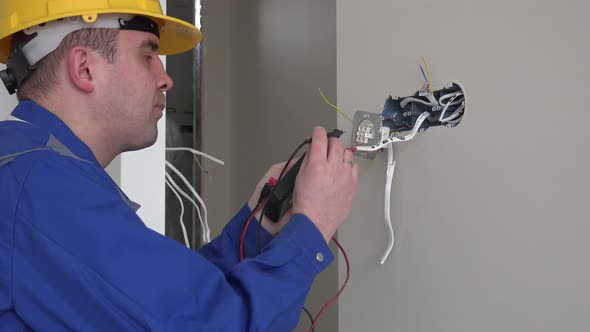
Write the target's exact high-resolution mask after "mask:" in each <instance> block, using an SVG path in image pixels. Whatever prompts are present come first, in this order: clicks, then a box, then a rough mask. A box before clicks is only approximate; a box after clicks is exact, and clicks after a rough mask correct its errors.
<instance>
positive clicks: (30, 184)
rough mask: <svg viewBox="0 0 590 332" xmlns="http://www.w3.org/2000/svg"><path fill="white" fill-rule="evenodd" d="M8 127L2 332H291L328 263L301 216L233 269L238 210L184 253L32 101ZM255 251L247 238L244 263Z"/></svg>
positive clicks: (1, 219) (3, 132)
mask: <svg viewBox="0 0 590 332" xmlns="http://www.w3.org/2000/svg"><path fill="white" fill-rule="evenodd" d="M12 116H13V117H14V118H13V120H9V121H4V122H0V331H31V330H39V331H72V330H74V331H137V330H151V331H291V330H292V329H294V328H295V327H296V325H297V323H298V320H299V316H300V313H301V309H302V306H303V303H304V300H305V297H306V296H307V293H308V292H309V289H310V287H311V284H312V282H313V280H314V278H315V277H316V275H317V274H318V273H320V272H321V271H322V270H323V269H325V268H326V267H327V265H328V264H329V263H330V262H331V261H332V260H333V256H332V254H331V253H330V250H329V247H328V246H327V244H326V242H325V240H324V239H323V237H322V235H321V234H320V233H319V231H318V230H317V228H316V227H315V226H314V225H313V224H312V223H311V221H310V220H309V219H307V218H306V217H305V216H303V215H295V216H293V217H292V218H291V220H290V221H289V223H288V224H287V225H286V226H285V227H284V228H283V229H282V230H281V232H280V233H279V234H278V235H277V236H275V237H274V238H273V237H272V236H271V235H270V234H269V233H267V232H264V231H263V233H262V244H263V251H262V253H261V254H259V255H256V256H255V257H250V258H248V259H246V260H244V261H243V262H239V239H240V234H241V230H242V227H243V224H244V221H245V219H246V217H247V216H248V215H249V213H250V210H249V209H248V206H247V205H245V206H244V207H243V208H242V209H241V210H240V211H239V212H238V213H237V215H236V216H235V217H234V218H233V219H232V220H231V221H230V222H229V223H228V224H227V225H226V227H225V228H224V230H223V232H222V233H221V235H220V236H218V237H217V238H215V239H214V240H213V241H212V242H211V243H209V244H207V245H205V246H204V247H202V248H201V249H199V250H198V251H192V250H189V249H187V248H186V247H184V246H182V245H180V244H179V243H177V242H176V241H173V240H171V239H168V238H166V237H164V236H162V235H160V234H158V233H156V232H154V231H152V230H150V229H149V228H147V227H146V226H145V225H144V223H143V222H142V221H141V219H140V218H139V217H138V216H137V214H136V213H135V209H136V208H138V206H137V205H136V204H134V203H133V202H131V201H130V200H129V199H128V198H127V197H126V196H125V195H124V194H123V192H122V191H121V190H120V189H119V188H118V187H117V185H116V184H115V183H114V182H113V181H112V180H111V178H110V177H109V176H108V175H107V173H106V172H105V171H104V170H103V168H102V167H101V166H100V164H99V163H98V162H97V160H96V158H95V157H94V155H93V153H92V151H91V150H90V149H89V148H88V147H87V146H86V145H85V144H84V143H83V142H82V141H81V140H80V139H78V138H77V137H76V136H75V135H74V133H73V132H72V131H71V130H70V129H69V128H68V127H67V126H66V125H65V124H64V122H62V121H61V120H60V119H59V118H57V117H56V116H55V115H53V114H52V113H50V112H48V111H47V110H45V109H44V108H42V107H41V106H39V105H37V104H35V103H33V102H31V101H23V102H21V103H20V104H19V105H18V106H17V108H16V109H15V110H14V112H13V113H12ZM19 119H20V120H19ZM162 167H164V165H162ZM162 185H164V184H162ZM257 248H258V245H257V241H256V227H250V228H249V229H248V233H247V236H246V252H247V253H255V252H257ZM322 257H323V259H322Z"/></svg>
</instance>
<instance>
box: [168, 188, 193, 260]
mask: <svg viewBox="0 0 590 332" xmlns="http://www.w3.org/2000/svg"><path fill="white" fill-rule="evenodd" d="M165 182H166V185H167V186H168V188H169V189H170V191H172V193H174V195H175V196H176V198H178V202H179V203H180V218H179V221H180V228H181V229H182V235H183V237H184V244H185V245H186V247H187V248H189V249H190V247H191V244H190V241H189V240H188V234H187V232H186V226H185V225H184V221H183V217H184V203H183V202H182V197H180V195H179V194H178V192H177V191H176V189H174V188H173V187H172V184H170V181H169V180H168V179H166V180H165Z"/></svg>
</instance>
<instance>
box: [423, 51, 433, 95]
mask: <svg viewBox="0 0 590 332" xmlns="http://www.w3.org/2000/svg"><path fill="white" fill-rule="evenodd" d="M422 61H424V65H425V66H426V72H427V73H428V84H429V85H430V94H434V88H433V87H432V74H431V73H430V66H429V65H428V61H426V57H425V56H423V57H422Z"/></svg>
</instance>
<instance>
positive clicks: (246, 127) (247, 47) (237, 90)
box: [203, 0, 338, 331]
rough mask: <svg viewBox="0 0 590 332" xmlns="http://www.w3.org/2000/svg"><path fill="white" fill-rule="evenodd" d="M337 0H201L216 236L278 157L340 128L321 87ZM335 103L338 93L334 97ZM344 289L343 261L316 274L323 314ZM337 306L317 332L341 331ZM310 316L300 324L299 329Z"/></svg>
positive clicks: (316, 303) (330, 55)
mask: <svg viewBox="0 0 590 332" xmlns="http://www.w3.org/2000/svg"><path fill="white" fill-rule="evenodd" d="M335 4H336V3H335V1H311V0H301V1H290V0H275V1H268V0H267V1H264V0H259V1H238V0H235V1H233V0H215V1H205V2H204V13H203V17H204V23H203V34H204V38H205V39H204V44H203V46H204V50H203V51H204V59H203V61H204V64H203V66H204V68H203V75H204V76H203V89H204V91H203V103H204V107H203V150H204V151H206V152H209V153H211V154H214V155H216V156H220V158H222V159H224V160H225V161H226V162H227V164H226V166H225V167H224V168H221V167H217V166H212V167H210V169H209V171H210V173H211V177H210V178H209V179H207V178H203V193H204V196H205V200H206V201H207V204H208V209H209V211H210V214H209V215H210V221H211V222H212V223H216V224H215V225H213V224H212V225H211V228H212V236H213V235H214V234H218V231H219V230H220V229H221V227H222V226H223V225H224V224H225V222H226V221H227V220H228V218H229V217H231V216H232V215H233V213H235V211H236V210H237V209H238V208H239V207H241V206H242V205H243V204H244V203H245V202H246V201H247V200H248V198H249V197H250V195H251V192H252V190H253V189H254V187H255V185H256V183H257V182H258V180H259V179H260V178H261V177H262V175H263V174H264V173H265V172H266V170H267V169H268V167H269V166H270V165H272V164H274V163H277V162H280V161H284V160H286V159H287V158H288V157H289V155H290V154H291V153H292V151H293V150H294V149H295V148H296V147H297V145H299V143H300V142H301V141H302V140H304V139H305V138H306V137H308V136H309V135H310V134H311V130H312V129H313V127H314V126H315V125H323V126H325V127H328V128H334V127H335V126H336V115H335V114H336V113H335V112H333V111H332V110H330V109H329V108H328V107H327V106H325V105H324V104H323V101H322V100H321V98H320V96H319V94H318V92H317V91H318V90H317V89H318V88H322V89H323V90H324V92H325V93H326V94H328V95H329V96H332V97H333V98H334V96H335V95H336V21H335V20H336V8H335ZM334 99H335V98H334ZM337 290H338V288H337V264H336V263H334V264H332V266H331V267H330V268H329V269H328V270H327V271H325V272H324V273H322V274H321V275H320V277H319V278H318V279H317V280H316V283H315V284H314V287H313V289H312V292H311V296H310V298H309V299H308V303H307V307H308V309H310V310H311V311H312V312H314V313H317V312H318V311H319V309H320V308H321V307H322V306H323V304H324V303H326V302H327V301H328V300H329V299H330V298H331V297H332V296H333V295H334V294H336V292H337ZM336 324H337V305H334V306H333V307H332V308H331V309H330V310H328V311H327V312H326V313H325V314H324V316H323V318H322V320H321V321H320V323H319V325H318V331H335V330H336V329H337V325H336ZM308 327H309V322H308V321H307V320H302V322H301V324H300V330H301V331H307V328H308Z"/></svg>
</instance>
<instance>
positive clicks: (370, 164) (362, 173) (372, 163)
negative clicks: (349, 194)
mask: <svg viewBox="0 0 590 332" xmlns="http://www.w3.org/2000/svg"><path fill="white" fill-rule="evenodd" d="M376 161H377V157H375V158H373V160H371V163H369V166H367V168H365V169H364V170H363V171H362V172H360V173H359V177H361V176H363V175H365V174H367V173H368V172H369V171H370V170H371V168H373V165H375V162H376Z"/></svg>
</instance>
